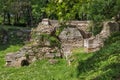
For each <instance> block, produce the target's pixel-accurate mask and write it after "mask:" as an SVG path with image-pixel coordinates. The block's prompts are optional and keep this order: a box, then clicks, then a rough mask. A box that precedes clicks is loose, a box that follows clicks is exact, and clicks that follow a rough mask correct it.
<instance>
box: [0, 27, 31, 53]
mask: <svg viewBox="0 0 120 80" xmlns="http://www.w3.org/2000/svg"><path fill="white" fill-rule="evenodd" d="M17 32H22V31H21V30H20V29H16V28H10V29H7V30H5V29H4V30H3V29H2V30H0V33H1V35H2V36H1V37H0V51H3V50H5V49H7V48H8V47H9V46H11V45H24V44H25V41H29V39H30V32H27V30H26V29H25V30H24V33H25V34H24V33H23V34H22V35H21V36H18V35H17ZM4 33H5V34H4ZM3 36H7V39H6V40H7V42H6V43H3Z"/></svg>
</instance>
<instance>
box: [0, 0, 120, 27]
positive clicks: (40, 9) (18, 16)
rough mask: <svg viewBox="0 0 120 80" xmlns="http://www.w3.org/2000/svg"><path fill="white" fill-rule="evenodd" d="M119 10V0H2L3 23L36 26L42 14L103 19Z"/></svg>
mask: <svg viewBox="0 0 120 80" xmlns="http://www.w3.org/2000/svg"><path fill="white" fill-rule="evenodd" d="M119 10H120V0H72V1H71V0H0V23H1V24H7V25H17V26H18V25H19V26H35V25H36V24H38V22H39V21H41V20H42V19H43V18H50V19H59V20H60V21H66V20H67V21H68V20H72V19H75V20H94V21H101V20H105V19H111V18H112V17H113V16H115V15H117V14H118V13H119Z"/></svg>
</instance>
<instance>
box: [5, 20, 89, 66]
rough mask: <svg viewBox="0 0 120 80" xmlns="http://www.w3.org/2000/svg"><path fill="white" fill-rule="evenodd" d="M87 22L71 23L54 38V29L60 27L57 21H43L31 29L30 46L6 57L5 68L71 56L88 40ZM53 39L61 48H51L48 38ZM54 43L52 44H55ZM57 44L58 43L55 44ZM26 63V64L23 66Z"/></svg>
mask: <svg viewBox="0 0 120 80" xmlns="http://www.w3.org/2000/svg"><path fill="white" fill-rule="evenodd" d="M88 23H89V22H88V21H71V22H69V23H67V24H69V25H67V26H66V27H64V29H63V30H62V31H61V33H60V34H59V35H58V36H55V32H56V29H57V28H59V27H60V24H59V23H58V21H57V20H49V19H43V20H42V22H41V23H39V25H38V27H37V28H35V29H32V32H31V34H32V35H33V36H34V37H32V39H31V40H30V41H32V44H31V45H29V46H27V45H25V46H24V47H23V48H22V49H21V50H19V51H18V52H16V53H10V54H7V55H6V65H7V66H23V65H28V64H30V63H32V62H34V61H35V60H36V59H42V58H52V59H53V58H55V57H61V56H64V57H66V58H67V57H68V56H70V55H71V50H72V49H74V48H78V47H83V44H84V43H83V41H84V39H85V38H89V37H90V35H88V33H87V34H86V32H87V27H88ZM51 36H52V39H53V36H54V37H55V38H54V39H53V40H55V39H56V40H58V41H59V42H60V43H61V47H59V46H56V45H54V46H52V45H51V43H50V40H49V37H51ZM55 43H56V42H54V44H55ZM57 44H58V43H57ZM25 63H26V64H25Z"/></svg>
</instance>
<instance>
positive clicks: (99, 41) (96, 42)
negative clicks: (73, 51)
mask: <svg viewBox="0 0 120 80" xmlns="http://www.w3.org/2000/svg"><path fill="white" fill-rule="evenodd" d="M117 31H119V24H118V23H117V22H115V21H107V22H104V25H103V29H102V31H101V32H100V33H99V34H97V35H96V36H92V37H91V38H87V39H85V40H84V48H85V51H86V52H95V51H98V50H99V49H100V48H101V47H103V46H104V41H105V40H106V39H107V38H108V37H109V36H110V35H111V33H113V32H117Z"/></svg>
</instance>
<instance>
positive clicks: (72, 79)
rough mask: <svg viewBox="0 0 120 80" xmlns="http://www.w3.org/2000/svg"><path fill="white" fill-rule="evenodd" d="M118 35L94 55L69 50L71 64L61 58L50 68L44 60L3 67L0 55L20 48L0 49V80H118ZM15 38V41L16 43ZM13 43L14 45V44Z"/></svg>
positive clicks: (114, 35)
mask: <svg viewBox="0 0 120 80" xmlns="http://www.w3.org/2000/svg"><path fill="white" fill-rule="evenodd" d="M119 35H120V33H114V34H113V35H112V36H111V37H109V39H107V41H105V46H104V47H103V48H102V49H101V50H100V51H97V52H95V53H94V54H89V53H84V51H83V49H82V48H80V49H75V50H73V56H71V59H72V62H71V65H68V63H67V61H66V60H65V59H58V60H59V63H56V64H54V65H51V64H50V63H49V62H48V60H47V59H45V60H41V61H36V62H34V63H32V64H31V65H29V66H25V67H19V68H18V67H16V68H15V67H11V68H8V67H5V66H4V64H5V61H4V56H5V54H6V53H8V52H14V51H17V50H19V49H20V48H21V47H22V45H21V43H20V44H18V43H17V44H16V45H11V44H10V45H9V44H8V45H9V47H8V46H7V47H6V46H5V45H1V46H2V47H6V48H5V49H2V47H1V46H0V58H1V60H0V79H1V80H20V79H22V80H28V79H29V80H33V79H35V80H37V79H41V80H78V79H80V80H81V79H82V80H91V79H97V80H117V79H120V77H119V75H120V69H119V66H120V58H119V57H120V54H119V53H120V44H119V43H120V36H119ZM17 40H18V39H16V41H17ZM13 43H16V42H15V41H14V42H13Z"/></svg>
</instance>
